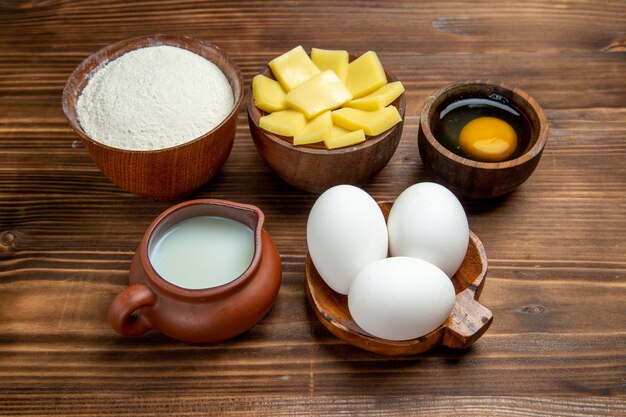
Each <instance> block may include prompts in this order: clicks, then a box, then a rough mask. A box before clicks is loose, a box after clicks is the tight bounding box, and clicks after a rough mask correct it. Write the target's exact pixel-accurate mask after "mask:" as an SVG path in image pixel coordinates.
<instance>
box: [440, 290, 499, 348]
mask: <svg viewBox="0 0 626 417" xmlns="http://www.w3.org/2000/svg"><path fill="white" fill-rule="evenodd" d="M492 321H493V314H492V313H491V311H490V310H489V309H488V308H486V307H485V306H483V305H482V304H480V303H479V302H478V301H476V300H475V299H474V292H473V291H471V290H470V289H469V288H468V289H466V290H464V291H461V292H460V293H458V294H457V295H456V303H455V304H454V309H453V310H452V313H450V315H449V316H448V320H447V321H446V323H444V327H445V333H444V336H443V344H444V345H446V346H448V347H451V348H453V349H464V348H467V347H469V346H471V345H472V344H473V343H474V342H475V341H476V340H477V339H478V338H479V337H480V336H482V334H483V333H485V331H487V329H488V328H489V326H491V322H492Z"/></svg>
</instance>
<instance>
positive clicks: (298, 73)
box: [269, 46, 320, 92]
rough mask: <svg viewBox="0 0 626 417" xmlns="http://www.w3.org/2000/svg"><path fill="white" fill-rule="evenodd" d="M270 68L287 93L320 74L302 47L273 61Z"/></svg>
mask: <svg viewBox="0 0 626 417" xmlns="http://www.w3.org/2000/svg"><path fill="white" fill-rule="evenodd" d="M269 66H270V68H271V69H272V73H273V74H274V77H275V78H276V79H277V80H278V82H279V83H280V85H282V86H283V88H284V89H285V91H287V92H289V91H291V90H293V89H294V88H296V87H297V86H299V85H300V84H302V83H303V82H305V81H306V80H308V79H309V78H311V77H313V76H315V75H317V74H319V73H320V70H319V69H318V68H317V67H316V66H315V64H314V63H313V61H311V58H309V56H308V55H307V53H306V52H305V50H304V48H303V47H302V46H296V47H295V48H293V49H292V50H291V51H289V52H285V53H284V54H282V55H281V56H279V57H276V58H274V59H272V60H271V61H270V63H269Z"/></svg>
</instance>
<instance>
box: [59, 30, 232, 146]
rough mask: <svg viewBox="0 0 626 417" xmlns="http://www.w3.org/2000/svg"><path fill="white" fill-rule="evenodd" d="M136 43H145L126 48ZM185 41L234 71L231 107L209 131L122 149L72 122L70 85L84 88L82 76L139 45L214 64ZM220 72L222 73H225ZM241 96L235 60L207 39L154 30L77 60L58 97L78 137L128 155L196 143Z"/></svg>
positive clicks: (207, 135)
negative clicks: (162, 143) (146, 146)
mask: <svg viewBox="0 0 626 417" xmlns="http://www.w3.org/2000/svg"><path fill="white" fill-rule="evenodd" d="M136 42H140V43H141V44H143V43H146V44H145V45H143V46H140V47H133V48H130V47H129V46H130V45H131V44H134V43H136ZM189 44H193V45H197V46H198V47H199V48H200V49H208V50H213V51H215V52H216V53H217V54H218V55H220V56H221V57H222V58H224V60H225V62H227V64H228V66H230V67H231V68H232V70H233V71H234V73H235V77H234V81H235V85H231V88H232V90H233V98H234V99H235V100H234V103H233V108H232V109H231V111H230V112H229V113H228V114H227V115H226V116H225V117H224V119H223V120H222V121H221V122H220V123H219V124H218V125H216V126H215V127H213V129H211V130H209V131H208V132H206V133H204V134H203V135H201V136H198V137H196V138H193V139H191V140H188V141H186V142H183V143H179V144H178V145H174V146H169V147H167V148H159V149H124V148H117V147H115V146H111V145H107V144H105V143H102V142H99V141H97V140H95V139H92V138H91V137H90V136H89V135H88V134H87V133H86V132H85V131H84V130H83V128H82V126H80V123H78V119H77V120H76V123H74V121H73V119H72V118H71V117H70V114H69V113H70V112H69V108H70V107H72V106H74V105H73V104H72V103H71V102H70V99H69V96H70V89H71V86H72V85H73V84H75V83H77V84H79V85H80V84H81V83H84V85H83V87H82V89H84V88H85V86H86V85H87V82H85V81H84V79H88V78H90V77H91V76H92V74H94V73H95V72H96V71H98V70H100V69H101V68H103V67H104V66H106V65H107V64H108V63H109V62H112V61H114V60H115V59H117V58H119V57H121V56H122V55H124V54H126V53H128V52H131V51H134V50H137V49H142V48H148V47H154V46H162V45H167V46H174V47H177V48H181V49H184V50H186V51H189V52H192V53H194V54H196V55H199V56H202V57H203V58H205V59H206V60H208V61H209V62H211V63H213V64H215V63H214V62H213V61H211V60H210V59H209V58H207V57H205V56H203V55H201V54H200V53H198V52H195V51H192V50H190V49H188V48H187V47H186V45H189ZM93 64H96V65H93ZM215 65H217V64H215ZM90 66H93V69H92V70H90V71H85V75H84V77H82V78H83V80H81V82H78V81H77V80H78V79H79V74H80V73H81V72H83V71H84V69H85V68H87V67H90ZM218 68H219V67H218ZM220 71H221V68H220ZM222 72H223V71H222ZM224 75H225V76H226V74H224ZM227 79H228V81H229V83H230V81H231V80H230V79H229V78H228V77H227ZM235 87H238V88H239V94H238V95H237V96H236V97H235ZM82 89H81V90H80V93H79V94H77V96H78V97H80V95H81V94H82ZM243 96H244V84H243V77H242V75H241V70H240V69H239V66H238V65H237V63H236V62H235V61H234V60H233V59H232V58H231V57H230V56H229V55H228V54H227V53H226V52H224V51H223V50H222V49H221V48H220V47H218V46H217V45H214V44H212V43H211V42H207V41H204V40H201V39H198V38H194V37H191V36H184V35H166V34H160V33H158V34H153V35H142V36H137V37H133V38H127V39H123V40H120V41H117V42H115V43H112V44H109V45H107V46H104V47H103V48H101V49H99V50H98V51H96V52H94V53H93V54H91V55H89V56H88V57H87V58H85V59H84V60H83V61H81V63H80V64H78V66H77V67H76V68H75V69H74V71H72V73H71V74H70V76H69V77H68V79H67V81H66V83H65V87H64V88H63V93H62V96H61V107H62V109H63V113H64V114H65V118H66V119H67V121H68V123H69V125H70V126H71V127H72V129H73V130H74V131H75V132H76V133H77V134H78V136H80V138H81V139H83V140H84V141H86V142H88V143H89V144H90V145H92V146H96V147H100V148H104V149H108V150H113V151H117V152H123V153H129V154H156V153H164V152H171V151H174V150H177V149H179V148H183V147H185V146H188V145H191V144H193V143H196V142H199V141H201V140H203V139H205V138H207V137H209V136H210V135H211V134H213V133H214V132H216V131H217V130H219V129H220V128H222V127H223V126H224V125H225V124H226V123H227V122H228V121H229V120H230V119H231V118H232V117H233V116H234V117H237V116H238V113H239V108H240V106H241V103H242V101H243Z"/></svg>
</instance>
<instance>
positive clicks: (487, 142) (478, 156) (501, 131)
mask: <svg viewBox="0 0 626 417" xmlns="http://www.w3.org/2000/svg"><path fill="white" fill-rule="evenodd" d="M459 146H460V147H461V150H462V151H463V152H465V153H466V154H467V155H469V156H470V157H471V158H472V159H475V160H477V161H485V162H500V161H504V160H506V159H507V158H509V157H510V156H511V155H512V154H513V152H515V149H516V148H517V134H516V133H515V130H514V129H513V127H512V126H511V125H510V124H508V123H507V122H505V121H504V120H501V119H498V118H496V117H479V118H477V119H474V120H472V121H471V122H469V123H467V124H466V125H465V126H464V127H463V129H461V133H460V135H459Z"/></svg>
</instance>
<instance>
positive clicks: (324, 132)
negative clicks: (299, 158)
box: [293, 111, 333, 146]
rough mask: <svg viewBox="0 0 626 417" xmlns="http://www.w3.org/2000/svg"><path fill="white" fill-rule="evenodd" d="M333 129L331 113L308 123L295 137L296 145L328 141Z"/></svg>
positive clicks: (323, 114)
mask: <svg viewBox="0 0 626 417" xmlns="http://www.w3.org/2000/svg"><path fill="white" fill-rule="evenodd" d="M332 127H333V119H332V117H331V115H330V111H325V112H324V113H322V114H320V115H319V116H317V117H316V118H315V119H311V120H309V121H308V122H307V124H306V126H304V128H302V130H300V132H298V133H297V134H296V135H294V137H293V144H294V145H296V146H297V145H310V144H311V143H317V142H322V141H323V140H325V139H328V138H329V137H330V134H331V129H332Z"/></svg>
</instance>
